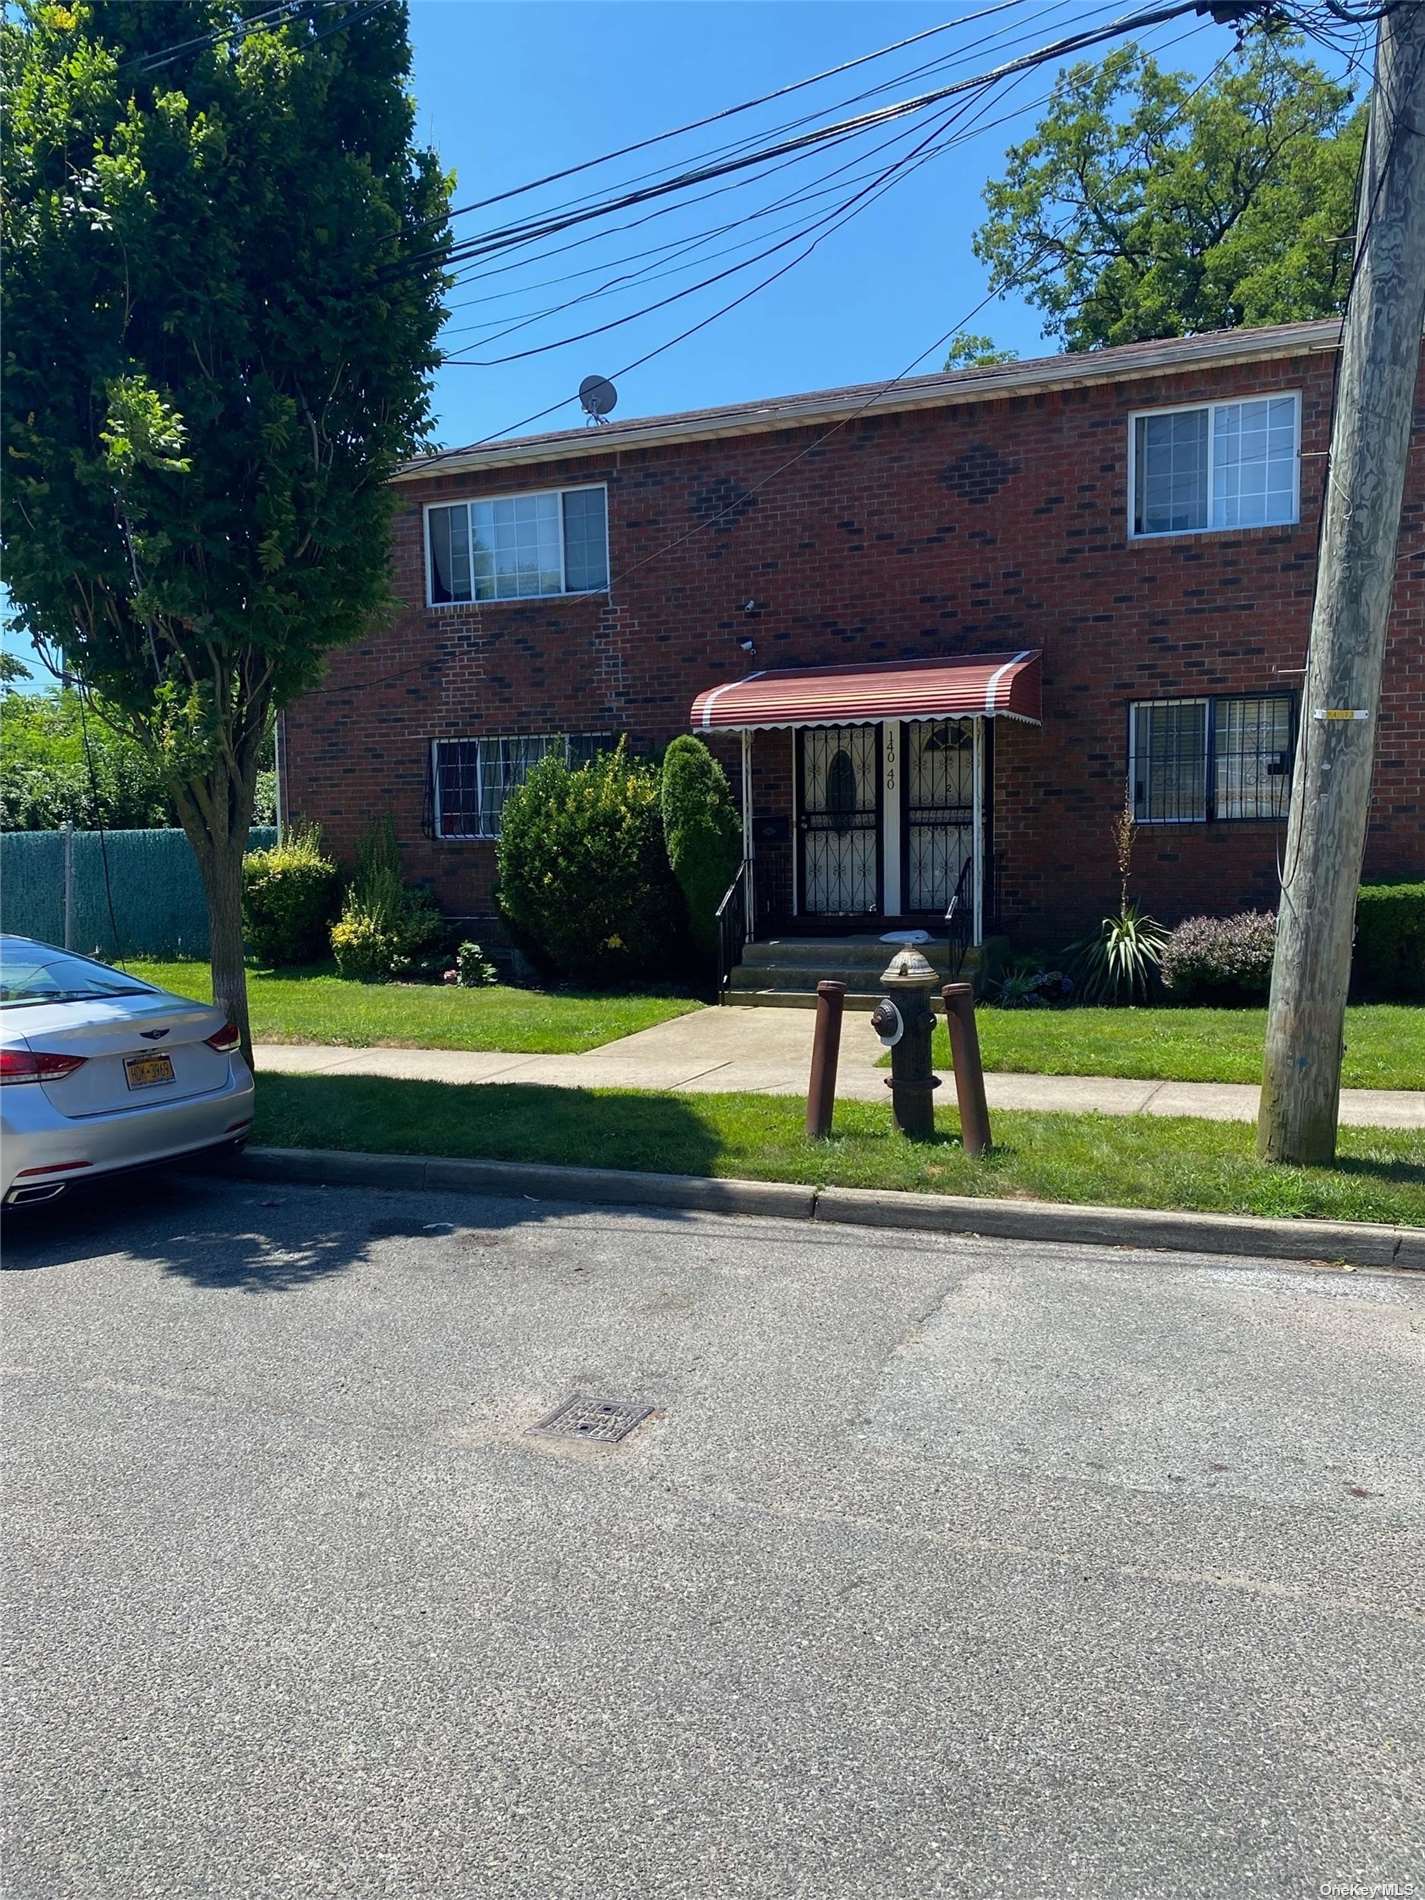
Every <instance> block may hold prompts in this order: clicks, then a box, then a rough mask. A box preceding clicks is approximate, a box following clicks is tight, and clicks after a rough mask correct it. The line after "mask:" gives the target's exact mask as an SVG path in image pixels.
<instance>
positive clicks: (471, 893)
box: [283, 322, 1425, 944]
mask: <svg viewBox="0 0 1425 1900" xmlns="http://www.w3.org/2000/svg"><path fill="white" fill-rule="evenodd" d="M1338 335H1339V333H1338V326H1337V325H1336V324H1334V323H1329V322H1328V323H1299V324H1290V325H1283V326H1281V327H1277V328H1272V329H1260V330H1237V331H1231V332H1223V333H1220V334H1215V335H1211V336H1203V337H1193V338H1189V339H1184V340H1173V341H1167V342H1155V343H1143V344H1131V345H1127V346H1125V347H1123V348H1118V349H1108V350H1103V351H1100V352H1097V353H1095V354H1091V355H1069V356H1056V357H1050V358H1045V359H1042V360H1037V361H1032V362H1017V363H1010V364H1006V365H1004V366H1001V367H997V368H993V369H983V370H968V371H958V372H954V373H951V374H945V375H931V376H919V377H913V378H907V379H905V380H902V381H900V382H897V383H895V384H894V385H893V386H890V387H888V388H886V387H881V386H875V385H872V386H867V387H864V388H852V389H834V390H824V391H818V392H814V393H812V394H809V395H798V396H788V397H777V398H772V399H769V400H768V401H765V402H752V403H740V404H735V405H732V406H729V407H725V408H716V409H705V410H695V411H689V412H688V413H686V414H680V415H669V416H652V417H647V418H643V419H636V420H631V421H626V422H613V423H610V424H608V425H606V426H602V427H595V426H583V427H578V428H574V429H569V430H564V431H561V432H559V433H557V434H548V435H541V436H535V437H530V438H527V439H524V440H516V441H505V442H496V443H490V444H488V445H477V446H476V447H473V448H470V449H467V450H463V451H458V452H454V453H447V454H443V455H440V456H438V457H432V458H429V459H427V460H423V461H421V462H418V463H416V464H414V465H412V466H411V467H409V468H407V469H406V470H404V471H403V472H402V473H401V474H400V475H399V476H398V477H397V482H398V485H399V491H400V506H399V511H398V516H397V521H396V527H395V587H396V591H397V593H398V595H399V598H400V601H401V608H400V611H399V613H398V614H397V615H396V617H395V618H394V619H393V620H392V621H391V622H390V624H389V625H386V626H383V627H382V628H380V629H379V630H377V631H374V632H373V633H372V634H371V635H370V636H369V637H368V638H366V639H364V640H363V641H361V642H360V643H359V644H357V645H355V646H352V647H350V648H348V649H345V650H343V651H341V652H339V653H337V654H335V655H334V656H333V657H332V659H331V661H330V663H329V665H328V668H327V672H326V677H325V681H324V683H323V685H322V686H321V688H320V689H319V690H318V691H316V692H314V693H312V694H311V695H309V696H308V697H307V698H306V699H304V700H303V701H302V702H301V703H300V704H299V705H298V706H296V707H295V708H293V709H292V710H291V711H290V712H289V713H288V714H287V716H286V722H285V734H284V748H283V754H284V771H285V794H286V801H287V809H288V810H289V811H290V812H291V813H292V814H294V815H300V816H302V817H305V818H311V819H316V820H318V821H320V823H321V824H322V825H323V827H324V828H325V829H326V831H327V833H328V836H329V837H330V839H331V840H332V841H333V842H334V843H335V844H336V845H337V847H338V848H339V849H342V850H344V851H350V850H351V848H352V847H354V845H355V844H356V842H357V839H358V837H359V836H360V834H361V833H362V831H363V830H364V829H365V827H366V826H367V825H369V823H370V822H371V820H372V819H373V817H377V816H380V815H381V814H384V813H388V812H389V813H390V814H392V815H393V817H394V820H395V824H396V830H397V834H398V836H399V838H400V841H401V844H402V846H403V848H404V853H405V857H406V863H407V867H408V870H409V872H410V873H411V874H412V875H413V876H416V877H420V878H422V879H426V880H429V882H430V883H431V884H432V886H433V887H434V889H435V891H436V893H437V895H438V897H439V899H440V901H441V903H442V905H443V906H444V907H445V909H446V910H447V912H449V913H450V914H451V915H453V916H459V917H462V918H469V919H471V920H472V922H471V929H472V931H474V932H477V933H479V934H481V935H483V936H486V937H490V938H493V939H495V940H498V935H499V932H498V925H497V923H496V922H495V921H494V920H495V918H496V915H497V913H496V909H495V904H494V899H493V884H494V876H495V849H496V845H495V841H496V839H497V837H498V834H499V828H500V814H501V809H502V806H503V803H504V800H505V798H506V797H507V796H508V794H509V791H510V789H511V787H513V786H515V785H517V784H518V783H519V782H520V780H521V778H522V776H523V775H524V773H525V772H526V771H528V769H529V767H530V765H531V763H532V762H533V761H534V760H535V759H537V758H539V757H540V756H541V755H542V754H543V753H544V752H545V751H546V750H548V749H549V748H550V747H555V748H560V749H563V750H565V751H566V752H567V753H568V754H569V756H571V757H574V758H579V757H583V756H586V755H587V753H588V752H589V751H590V750H592V749H594V748H597V747H599V746H601V745H603V744H606V743H609V742H611V741H612V740H613V739H615V738H616V737H617V736H618V735H619V734H627V735H628V739H629V742H630V744H632V745H633V746H634V747H636V748H640V749H651V748H657V747H660V746H662V745H664V744H666V743H667V741H668V740H670V739H671V738H672V737H674V735H675V734H677V733H680V732H685V731H688V730H690V729H691V730H693V731H696V732H699V733H702V734H703V735H705V736H706V738H707V739H708V741H709V743H710V744H711V745H712V747H713V748H714V750H715V751H716V752H717V753H718V754H719V756H720V757H721V758H722V759H723V760H724V762H725V763H726V765H727V767H728V770H729V773H730V775H731V777H732V779H733V783H734V785H735V787H736V788H737V789H738V791H739V794H740V796H741V797H742V799H743V803H744V810H745V813H746V817H747V837H748V841H749V856H750V858H751V861H752V862H751V868H750V870H749V874H748V876H749V881H750V882H751V883H753V884H754V886H755V909H754V915H755V927H756V930H757V931H758V932H762V933H765V932H770V931H776V932H779V933H785V932H787V931H789V930H791V931H795V930H806V931H809V932H819V933H820V934H823V935H824V934H829V933H831V932H833V931H840V930H846V929H849V928H860V929H866V928H867V927H869V926H872V925H878V926H880V925H884V924H886V923H888V922H890V921H892V920H894V921H895V922H897V923H911V924H914V923H932V922H933V923H935V924H936V925H937V927H938V924H939V920H940V919H941V918H942V917H943V915H944V912H945V910H946V907H947V903H948V901H949V899H950V898H951V896H952V895H953V894H955V893H956V892H957V891H958V892H959V893H960V895H961V898H962V901H963V903H964V905H966V906H969V907H972V913H973V919H974V926H975V931H976V934H977V936H978V935H983V934H984V933H986V932H987V931H988V930H990V929H991V928H995V929H1004V930H1008V931H1009V932H1011V933H1014V934H1019V935H1020V936H1022V937H1023V938H1025V939H1027V940H1032V941H1035V942H1040V943H1049V944H1053V943H1055V942H1057V941H1063V940H1064V939H1065V938H1066V937H1067V936H1068V935H1070V934H1071V933H1074V932H1076V931H1078V930H1080V929H1081V928H1083V927H1084V926H1085V925H1086V924H1091V923H1093V922H1094V921H1096V920H1097V919H1098V918H1099V917H1101V916H1102V915H1103V914H1104V913H1105V911H1106V910H1108V909H1109V908H1111V907H1112V906H1113V904H1114V903H1115V902H1116V899H1117V876H1116V872H1115V869H1114V864H1113V847H1112V841H1111V836H1110V833H1111V828H1112V826H1113V823H1114V820H1115V818H1116V816H1117V815H1118V814H1119V813H1120V812H1121V811H1122V810H1123V807H1124V804H1125V801H1126V802H1127V803H1128V804H1129V805H1130V806H1131V808H1132V810H1133V812H1134V815H1135V817H1136V818H1137V820H1138V825H1139V833H1138V843H1137V850H1136V856H1135V860H1134V870H1133V892H1134V894H1135V895H1136V896H1137V897H1138V898H1139V899H1140V900H1141V902H1142V903H1143V904H1144V905H1145V906H1146V907H1147V908H1148V909H1150V910H1151V911H1152V912H1154V913H1155V914H1156V915H1157V916H1158V917H1160V918H1161V919H1163V920H1164V921H1166V922H1172V921H1174V920H1176V919H1178V918H1180V917H1182V916H1184V915H1186V914H1190V913H1193V912H1198V911H1209V912H1227V911H1232V910H1237V909H1241V908H1244V907H1247V906H1263V907H1267V908H1271V907H1273V906H1274V904H1275V901H1276V897H1277V888H1278V882H1277V867H1278V862H1279V858H1280V854H1281V851H1282V848H1283V842H1284V838H1285V821H1286V809H1287V797H1288V789H1289V786H1290V782H1291V772H1292V763H1293V757H1294V754H1295V751H1296V749H1297V748H1298V747H1299V746H1300V745H1302V744H1305V743H1309V731H1310V726H1309V721H1307V720H1305V719H1304V718H1303V713H1304V711H1305V710H1306V709H1303V707H1302V706H1301V704H1300V688H1301V684H1302V667H1303V664H1304V659H1305V650H1306V643H1307V636H1308V630H1309V626H1310V618H1311V605H1312V595H1313V588H1314V580H1315V568H1316V545H1317V528H1318V519H1319V513H1320V498H1321V493H1322V484H1323V479H1324V471H1325V466H1326V461H1325V451H1326V448H1327V442H1328V433H1329V423H1330V411H1331V400H1332V390H1333V381H1334V375H1335V367H1336V355H1337V349H1338ZM1351 870H1352V867H1343V875H1350V874H1351ZM1422 874H1425V431H1422V429H1421V428H1419V427H1417V431H1416V435H1415V438H1414V444H1413V454H1412V464H1411V470H1410V479H1409V482H1408V485H1407V491H1406V502H1405V510H1404V518H1403V524H1402V535H1401V541H1400V557H1399V565H1398V580H1397V586H1396V593H1395V606H1394V612H1393V618H1392V624H1391V630H1390V640H1389V648H1388V655H1387V661H1386V669H1385V682H1384V691H1383V696H1382V701H1381V705H1380V708H1379V715H1378V729H1377V732H1376V775H1375V792H1374V801H1373V806H1372V813H1371V826H1370V838H1369V845H1368V850H1367V856H1366V863H1365V875H1366V876H1367V877H1368V878H1371V877H1403V876H1417V877H1418V876H1420V875H1422Z"/></svg>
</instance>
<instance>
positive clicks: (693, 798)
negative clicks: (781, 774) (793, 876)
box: [660, 733, 742, 956]
mask: <svg viewBox="0 0 1425 1900" xmlns="http://www.w3.org/2000/svg"><path fill="white" fill-rule="evenodd" d="M660 799H661V803H662V808H663V838H664V842H665V844H666V846H667V851H668V862H669V864H670V865H671V866H672V870H673V875H674V877H675V878H676V879H677V880H678V888H679V890H681V891H682V893H683V901H684V903H685V904H686V905H687V910H688V936H689V938H690V940H691V942H692V944H693V947H694V948H695V949H696V950H698V951H699V952H701V953H702V954H703V955H705V956H711V955H712V954H713V952H714V951H715V950H716V949H717V924H716V921H715V913H716V910H717V907H718V905H719V903H720V902H721V901H722V897H723V893H724V892H725V891H726V889H727V887H728V885H729V884H730V883H731V882H732V880H733V877H734V876H735V874H736V872H737V867H738V865H739V864H740V863H741V862H742V821H741V819H740V818H739V817H738V813H737V806H736V805H735V804H734V802H733V797H732V787H731V786H730V785H729V784H728V782H727V774H726V772H724V771H723V769H722V767H721V765H719V764H718V762H717V760H716V759H715V758H714V757H713V755H712V753H711V752H709V751H708V749H707V747H706V746H705V745H704V744H703V742H702V740H701V739H695V738H694V737H693V735H692V734H691V733H684V734H683V736H682V737H681V738H678V739H675V740H674V741H673V743H672V744H671V745H670V746H669V747H668V750H667V751H666V752H665V753H664V754H663V772H662V779H661V788H660Z"/></svg>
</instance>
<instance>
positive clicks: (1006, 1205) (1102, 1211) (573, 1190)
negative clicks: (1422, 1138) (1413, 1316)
mask: <svg viewBox="0 0 1425 1900" xmlns="http://www.w3.org/2000/svg"><path fill="white" fill-rule="evenodd" d="M237 1167H238V1172H239V1173H240V1174H241V1175H243V1176H245V1177H246V1178H247V1179H249V1180H254V1181H292V1182H302V1183H307V1184H315V1185H318V1186H323V1187H367V1188H372V1187H378V1188H405V1189H408V1190H412V1189H413V1190H416V1191H418V1192H419V1191H422V1190H426V1189H443V1190H448V1191H449V1190H453V1191H455V1192H457V1193H462V1192H463V1193H467V1194H503V1195H508V1196H525V1197H528V1198H531V1199H535V1200H550V1201H595V1202H607V1203H613V1204H615V1205H618V1206H623V1207H685V1208H691V1209H695V1210H697V1211H698V1212H700V1213H712V1214H756V1215H762V1216H764V1217H767V1216H770V1217H774V1218H777V1219H781V1220H819V1221H836V1222H838V1223H844V1224H847V1225H850V1226H855V1227H889V1228H899V1229H902V1230H906V1231H910V1232H920V1233H938V1234H981V1235H990V1236H992V1237H995V1238H1002V1239H1006V1240H1039V1241H1048V1242H1053V1241H1069V1242H1073V1243H1076V1244H1078V1245H1084V1244H1092V1245H1097V1246H1104V1247H1141V1248H1150V1249H1153V1248H1156V1249H1167V1250H1176V1251H1183V1252H1189V1253H1216V1254H1246V1255H1251V1256H1255V1257H1257V1258H1262V1257H1266V1258H1268V1259H1275V1260H1344V1261H1346V1262H1348V1263H1349V1264H1350V1265H1352V1266H1363V1267H1411V1268H1417V1269H1420V1270H1422V1271H1425V1230H1422V1229H1418V1228H1409V1227H1374V1226H1370V1225H1367V1224H1366V1223H1364V1222H1359V1221H1316V1220H1262V1219H1259V1218H1258V1217H1256V1216H1255V1215H1250V1214H1187V1213H1173V1212H1170V1211H1168V1210H1166V1209H1159V1208H1142V1207H1080V1206H1076V1205H1073V1204H1071V1203H1065V1202H1061V1201H995V1200H973V1199H970V1198H968V1197H966V1196H963V1195H953V1194H909V1193H898V1192H893V1191H887V1190H882V1189H877V1188H810V1187H798V1186H796V1185H795V1184H794V1183H792V1182H783V1181H729V1180H717V1179H714V1178H713V1177H711V1176H704V1175H693V1174H640V1173H636V1172H633V1171H631V1170H627V1169H621V1168H561V1167H555V1166H552V1165H528V1164H526V1163H525V1162H522V1161H453V1160H445V1159H437V1158H431V1159H427V1158H426V1157H425V1156H423V1155H389V1154H355V1153H344V1152H342V1151H340V1150H336V1149H331V1150H328V1149H319V1148H249V1149H248V1150H247V1151H246V1152H245V1153H244V1154H243V1156H242V1157H241V1159H240V1161H239V1162H238V1164H237ZM229 1171H231V1170H229Z"/></svg>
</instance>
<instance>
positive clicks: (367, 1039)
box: [129, 962, 700, 1055]
mask: <svg viewBox="0 0 1425 1900" xmlns="http://www.w3.org/2000/svg"><path fill="white" fill-rule="evenodd" d="M129 968H130V969H131V970H132V971H133V972H134V974H135V975H136V976H139V977H142V978H143V980H144V981H145V982H147V983H157V984H158V985H159V986H160V987H161V988H162V989H166V990H174V991H176V992H177V993H178V995H180V996H193V997H196V998H197V999H198V1000H199V1001H200V1002H205V1003H206V1002H208V1001H210V1000H211V998H212V994H213V991H212V983H211V980H210V975H209V970H208V966H207V964H206V963H194V962H184V963H150V962H135V963H131V964H130V965H129ZM247 996H248V1008H249V1009H250V1011H251V1014H252V1034H253V1040H254V1041H255V1042H334V1043H346V1044H349V1045H351V1046H353V1047H366V1046H371V1045H381V1046H387V1047H391V1048H397V1049H508V1050H510V1051H512V1052H513V1053H515V1054H517V1055H577V1054H578V1053H579V1052H580V1051H581V1050H584V1049H597V1048H598V1047H599V1046H600V1045H601V1044H602V1043H606V1042H615V1041H617V1039H618V1038H619V1037H620V1036H631V1035H633V1033H634V1032H635V1030H639V1029H648V1028H651V1027H652V1025H653V1024H654V1023H662V1022H667V1021H668V1019H669V1018H670V1017H672V1016H682V1015H686V1014H687V1012H688V1011H689V1010H694V1009H697V1008H699V1007H700V1006H699V1004H697V1003H696V1002H695V1001H694V1000H693V999H692V998H691V997H689V996H678V995H671V994H670V995H656V994H655V995H648V994H643V995H623V994H619V993H611V992H606V991H598V990H574V989H568V990H563V989H561V990H532V989H531V990H526V989H516V988H514V987H513V986H512V985H509V984H503V983H502V984H497V985H495V986H493V987H492V988H490V989H485V990H461V989H456V988H454V987H453V986H452V987H449V988H447V987H446V986H445V985H444V984H437V983H353V982H351V981H349V980H348V979H346V978H344V977H340V976H337V975H336V974H335V973H334V972H333V971H332V970H331V969H330V968H329V967H328V968H321V967H318V968H313V969H310V970H284V971H282V972H281V974H280V975H278V974H275V973H274V972H272V971H270V970H249V971H248V977H247Z"/></svg>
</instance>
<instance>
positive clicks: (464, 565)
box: [426, 488, 609, 607]
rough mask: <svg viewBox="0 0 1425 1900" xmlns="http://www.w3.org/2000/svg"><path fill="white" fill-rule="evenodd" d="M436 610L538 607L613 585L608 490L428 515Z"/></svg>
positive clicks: (560, 491)
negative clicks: (485, 604)
mask: <svg viewBox="0 0 1425 1900" xmlns="http://www.w3.org/2000/svg"><path fill="white" fill-rule="evenodd" d="M426 546H427V562H426V567H427V574H428V577H429V594H430V604H431V605H432V606H433V607H441V606H446V605H449V604H450V603H451V602H455V601H465V600H537V599H540V598H541V597H542V596H544V595H548V594H585V593H598V592H602V591H603V590H604V589H605V588H607V586H608V584H609V544H608V524H607V505H606V495H605V491H604V490H603V489H602V488H551V489H545V490H542V491H540V492H538V493H535V494H529V495H507V496H503V497H501V498H500V499H498V500H495V501H460V502H456V503H454V504H453V505H452V506H450V507H440V508H427V509H426Z"/></svg>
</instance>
